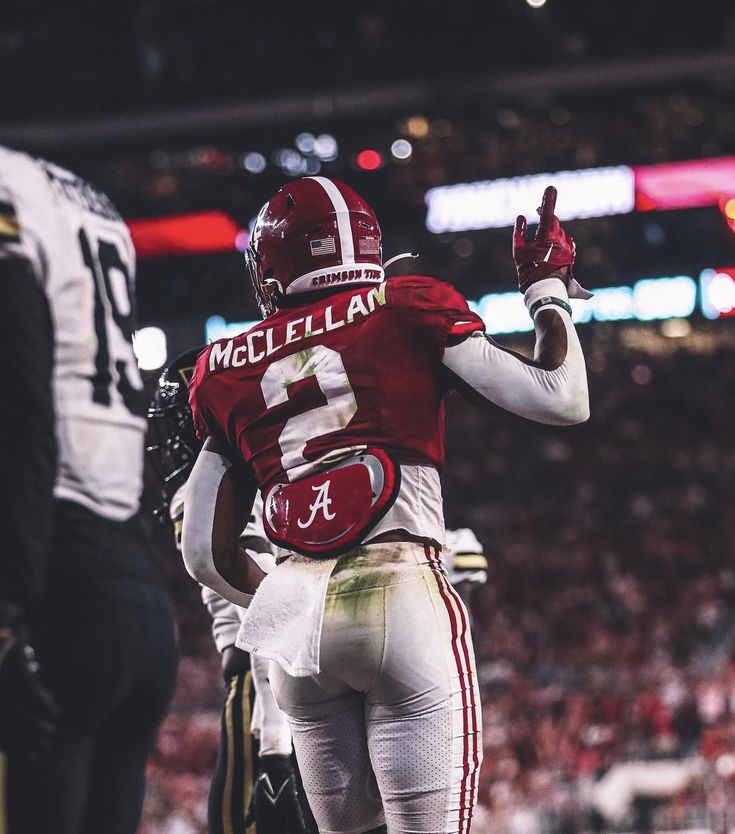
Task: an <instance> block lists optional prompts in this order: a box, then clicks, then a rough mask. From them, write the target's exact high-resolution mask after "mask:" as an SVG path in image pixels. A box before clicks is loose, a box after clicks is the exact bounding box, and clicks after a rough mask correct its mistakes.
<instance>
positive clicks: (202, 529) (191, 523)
mask: <svg viewBox="0 0 735 834" xmlns="http://www.w3.org/2000/svg"><path fill="white" fill-rule="evenodd" d="M231 465H232V464H231V463H230V461H229V460H228V459H227V458H226V457H224V456H223V455H220V454H217V452H212V451H209V450H208V449H202V451H201V452H200V453H199V457H198V458H197V460H196V463H195V464H194V468H193V469H192V471H191V475H190V476H189V480H188V482H187V484H186V496H185V498H184V505H185V507H186V512H185V513H184V527H183V530H182V535H181V552H182V554H183V557H184V564H185V565H186V569H187V571H188V572H189V574H190V575H191V576H193V577H194V579H196V580H197V582H201V583H202V585H206V586H207V587H208V588H211V589H212V590H213V591H216V592H217V593H218V594H219V595H220V596H221V597H224V598H225V599H227V600H229V601H230V602H234V603H235V605H241V606H242V607H243V608H247V607H248V605H250V602H251V600H252V596H251V595H250V594H246V593H244V592H243V591H240V590H238V589H237V588H234V587H233V586H232V585H230V583H229V582H227V581H226V580H225V579H224V577H223V576H221V574H220V573H219V572H218V571H217V568H216V566H215V564H214V554H213V552H212V532H213V529H214V511H215V507H216V506H217V493H218V492H219V488H220V484H221V483H222V479H223V478H224V477H225V474H226V473H227V470H228V469H229V468H230V466H231Z"/></svg>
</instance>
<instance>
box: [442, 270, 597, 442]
mask: <svg viewBox="0 0 735 834" xmlns="http://www.w3.org/2000/svg"><path fill="white" fill-rule="evenodd" d="M547 296H553V297H555V298H559V299H561V300H562V301H565V302H566V301H567V292H566V287H565V285H564V283H563V282H562V281H561V280H559V279H558V278H548V279H545V280H544V281H540V282H538V283H537V284H534V285H533V286H532V287H531V288H529V290H528V291H527V293H526V304H527V306H528V307H529V308H530V307H531V305H532V304H534V303H535V302H536V301H537V300H538V299H539V298H543V297H547ZM539 309H540V310H546V309H551V310H554V312H555V313H557V315H559V316H560V317H561V319H562V321H563V322H564V327H565V328H566V331H567V355H566V357H565V359H564V361H563V362H562V364H561V365H560V366H559V367H558V368H556V369H555V370H553V371H545V370H543V369H542V368H537V367H535V366H534V365H530V364H527V363H526V362H524V361H523V360H521V359H519V358H518V357H517V356H514V355H513V354H512V353H508V352H507V351H505V350H503V349H502V348H501V347H499V346H498V345H496V344H494V343H493V342H491V341H490V340H488V339H487V338H486V337H485V336H484V335H483V334H482V333H475V334H473V335H472V336H470V337H469V338H468V339H465V340H464V341H463V342H461V343H460V344H458V345H454V346H452V347H448V348H446V350H445V351H444V360H443V361H444V365H445V367H447V368H448V369H449V370H450V371H451V372H452V373H453V374H455V375H456V376H457V377H459V379H460V380H462V381H463V382H464V383H465V384H466V385H469V386H470V388H472V389H473V390H474V391H475V392H477V393H478V394H479V395H480V396H482V397H484V398H485V399H486V400H489V401H490V402H492V403H494V404H495V405H499V406H500V407H501V408H504V409H506V410H507V411H510V412H512V413H513V414H518V415H520V416H521V417H526V418H527V419H529V420H535V421H536V422H538V423H545V424H547V425H550V426H571V425H574V424H576V423H583V422H584V421H585V420H587V419H588V418H589V415H590V410H589V393H588V390H587V373H586V369H585V362H584V355H583V353H582V346H581V345H580V343H579V338H578V336H577V331H576V330H575V329H574V325H573V324H572V319H571V316H570V315H569V313H567V311H566V310H564V309H563V308H562V307H559V306H557V305H555V304H553V303H549V304H544V305H542V306H541V307H539Z"/></svg>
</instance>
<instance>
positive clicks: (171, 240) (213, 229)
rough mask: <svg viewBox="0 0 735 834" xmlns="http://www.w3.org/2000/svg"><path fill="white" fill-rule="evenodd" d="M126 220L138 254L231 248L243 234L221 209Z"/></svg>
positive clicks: (196, 253) (215, 250) (145, 255)
mask: <svg viewBox="0 0 735 834" xmlns="http://www.w3.org/2000/svg"><path fill="white" fill-rule="evenodd" d="M126 223H127V224H128V228H129V229H130V234H131V235H132V238H133V243H134V245H135V251H136V253H137V255H138V257H139V258H153V257H158V256H161V255H198V254H204V253H208V252H232V251H233V250H235V249H237V248H238V246H237V244H241V238H242V235H243V230H242V229H241V228H240V227H239V226H238V224H237V223H236V222H235V221H234V220H233V219H232V218H231V217H230V216H229V215H227V214H225V213H224V212H222V211H204V212H197V213H193V214H179V215H170V216H167V217H152V218H147V219H143V220H127V221H126ZM245 234H247V233H246V232H245ZM236 241H237V243H236Z"/></svg>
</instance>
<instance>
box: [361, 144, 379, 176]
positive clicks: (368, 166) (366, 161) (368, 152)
mask: <svg viewBox="0 0 735 834" xmlns="http://www.w3.org/2000/svg"><path fill="white" fill-rule="evenodd" d="M382 164H383V157H382V156H381V155H380V153H379V152H378V151H374V150H373V149H372V148H365V150H362V151H360V152H359V153H358V154H357V156H355V165H357V167H358V168H359V169H360V170H361V171H377V170H378V168H380V167H381V166H382Z"/></svg>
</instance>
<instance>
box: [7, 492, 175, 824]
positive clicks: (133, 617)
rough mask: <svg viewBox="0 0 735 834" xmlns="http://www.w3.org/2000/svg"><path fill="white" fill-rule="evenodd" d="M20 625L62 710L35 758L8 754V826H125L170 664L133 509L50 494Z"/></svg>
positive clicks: (169, 623) (168, 618)
mask: <svg viewBox="0 0 735 834" xmlns="http://www.w3.org/2000/svg"><path fill="white" fill-rule="evenodd" d="M31 635H32V641H33V644H34V646H35V649H36V653H37V656H38V660H39V663H40V664H41V669H42V674H43V678H44V681H45V682H46V684H47V685H48V687H49V689H50V690H51V691H52V693H53V694H54V696H55V697H56V699H57V701H58V702H59V705H60V706H61V709H62V715H63V720H62V725H61V729H60V732H59V735H58V737H57V738H56V740H55V743H54V745H53V747H52V749H51V750H50V751H49V752H48V754H47V755H44V756H43V757H42V759H41V760H40V761H39V762H38V763H37V764H34V765H27V764H23V763H20V762H16V761H10V762H8V774H7V777H8V781H7V799H8V823H9V825H8V834H46V833H47V832H49V833H50V832H53V834H134V832H135V831H136V829H137V826H138V822H139V819H140V813H141V808H142V802H143V792H144V787H145V763H146V758H147V756H148V753H149V751H150V749H151V746H152V744H153V741H154V739H155V734H156V729H157V727H158V725H159V723H160V721H161V720H162V718H163V716H164V714H165V711H166V708H167V706H168V702H169V699H170V696H171V692H172V688H173V683H174V678H175V672H176V646H175V635H174V621H173V611H172V606H171V602H170V600H169V597H168V594H167V592H166V589H165V587H164V585H163V582H162V580H161V578H160V576H159V574H158V571H157V569H156V568H155V565H154V563H153V560H152V557H151V553H150V549H149V546H148V542H147V539H146V537H145V535H144V533H143V530H142V527H141V526H140V523H139V522H138V520H137V519H133V520H131V521H127V522H123V523H119V522H111V521H107V520H105V519H102V518H100V517H99V516H96V515H94V514H93V513H91V512H89V511H87V510H84V509H82V508H80V507H78V506H75V505H72V504H59V505H58V507H57V511H56V514H55V519H54V531H53V547H52V556H51V564H50V566H49V571H48V582H47V588H46V593H45V595H44V598H43V600H42V601H41V604H40V605H39V606H38V608H37V610H36V611H35V612H34V614H33V617H32V621H31Z"/></svg>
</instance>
